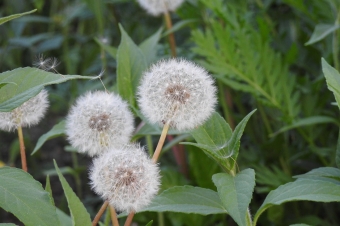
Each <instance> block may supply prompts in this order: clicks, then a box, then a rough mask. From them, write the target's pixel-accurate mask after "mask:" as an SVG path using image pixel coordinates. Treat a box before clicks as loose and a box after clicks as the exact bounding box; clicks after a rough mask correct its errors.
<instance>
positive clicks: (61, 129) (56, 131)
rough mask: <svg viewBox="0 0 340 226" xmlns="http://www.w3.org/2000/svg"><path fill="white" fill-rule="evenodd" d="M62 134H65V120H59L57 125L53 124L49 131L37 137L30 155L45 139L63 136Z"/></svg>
mask: <svg viewBox="0 0 340 226" xmlns="http://www.w3.org/2000/svg"><path fill="white" fill-rule="evenodd" d="M64 134H65V120H63V121H61V122H59V123H58V124H57V125H54V126H53V128H52V129H51V130H50V131H48V132H47V133H45V134H44V135H42V136H41V137H40V138H39V140H38V142H37V144H36V145H35V148H34V150H33V152H32V153H31V155H33V154H35V153H36V152H37V151H38V150H39V149H40V148H41V146H43V144H44V143H45V142H46V141H48V140H50V139H53V138H56V137H60V136H63V135H64Z"/></svg>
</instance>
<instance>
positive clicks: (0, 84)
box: [0, 82, 17, 89]
mask: <svg viewBox="0 0 340 226" xmlns="http://www.w3.org/2000/svg"><path fill="white" fill-rule="evenodd" d="M8 84H12V85H17V84H15V83H14V82H0V89H1V88H2V87H4V86H5V85H8Z"/></svg>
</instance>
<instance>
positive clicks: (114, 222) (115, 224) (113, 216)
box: [110, 206, 119, 226]
mask: <svg viewBox="0 0 340 226" xmlns="http://www.w3.org/2000/svg"><path fill="white" fill-rule="evenodd" d="M110 214H111V220H112V225H113V226H119V222H118V219H117V214H116V210H115V208H113V206H110Z"/></svg>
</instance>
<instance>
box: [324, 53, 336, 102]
mask: <svg viewBox="0 0 340 226" xmlns="http://www.w3.org/2000/svg"><path fill="white" fill-rule="evenodd" d="M321 64H322V71H323V74H324V75H325V77H326V82H327V86H328V89H329V90H330V91H332V92H333V94H334V96H335V100H336V102H337V103H338V107H339V108H340V74H339V72H338V71H337V70H336V69H335V68H333V67H332V66H331V65H329V64H328V63H327V61H325V59H323V58H322V59H321Z"/></svg>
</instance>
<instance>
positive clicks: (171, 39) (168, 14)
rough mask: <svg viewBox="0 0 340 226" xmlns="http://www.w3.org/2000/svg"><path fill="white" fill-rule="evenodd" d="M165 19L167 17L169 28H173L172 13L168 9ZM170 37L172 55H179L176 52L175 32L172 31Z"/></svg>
mask: <svg viewBox="0 0 340 226" xmlns="http://www.w3.org/2000/svg"><path fill="white" fill-rule="evenodd" d="M164 19H165V25H166V28H167V30H170V29H172V22H171V17H170V13H169V12H168V11H166V12H165V13H164ZM168 38H169V44H170V49H171V56H172V57H176V55H177V54H176V41H175V36H174V33H173V32H171V33H170V34H169V35H168Z"/></svg>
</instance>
